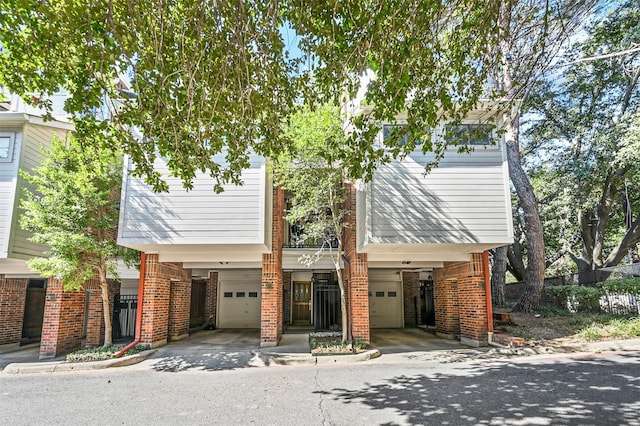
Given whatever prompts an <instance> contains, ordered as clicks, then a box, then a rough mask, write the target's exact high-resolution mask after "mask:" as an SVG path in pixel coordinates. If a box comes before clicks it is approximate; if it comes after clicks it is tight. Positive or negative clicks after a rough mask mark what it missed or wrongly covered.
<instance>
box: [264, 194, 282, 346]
mask: <svg viewBox="0 0 640 426" xmlns="http://www.w3.org/2000/svg"><path fill="white" fill-rule="evenodd" d="M283 216H284V191H282V190H281V189H278V188H274V190H273V219H272V230H273V231H272V232H273V233H272V242H271V253H265V254H263V255H262V301H261V314H260V346H263V347H268V346H275V345H277V344H278V341H280V337H282V330H283V320H282V318H283V316H282V311H283V309H282V279H283V271H282V244H283V239H284V229H283V226H284V221H283V220H282V218H283Z"/></svg>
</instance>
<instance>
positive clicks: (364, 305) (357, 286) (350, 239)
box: [343, 185, 371, 342]
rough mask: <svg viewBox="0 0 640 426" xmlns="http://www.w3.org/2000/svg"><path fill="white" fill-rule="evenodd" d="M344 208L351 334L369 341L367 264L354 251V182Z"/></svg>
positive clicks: (361, 254) (346, 276)
mask: <svg viewBox="0 0 640 426" xmlns="http://www.w3.org/2000/svg"><path fill="white" fill-rule="evenodd" d="M345 209H346V210H347V211H348V212H349V214H348V215H347V217H346V218H345V220H346V222H347V226H346V227H345V229H344V234H343V241H344V253H345V256H346V257H347V259H349V261H348V262H346V264H345V271H344V272H345V274H344V276H345V284H346V285H345V287H346V289H347V300H348V303H347V306H348V315H349V318H350V319H351V327H352V330H351V331H352V334H353V338H354V339H356V340H363V341H366V342H369V341H370V340H371V334H370V329H369V268H368V262H367V255H366V253H357V251H356V231H355V229H356V189H355V186H353V185H351V186H350V190H349V194H348V197H347V200H346V202H345Z"/></svg>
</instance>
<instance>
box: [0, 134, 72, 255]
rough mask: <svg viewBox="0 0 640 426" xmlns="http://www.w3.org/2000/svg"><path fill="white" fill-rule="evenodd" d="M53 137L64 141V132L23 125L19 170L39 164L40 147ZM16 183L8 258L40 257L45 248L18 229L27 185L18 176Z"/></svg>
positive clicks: (27, 233) (27, 169)
mask: <svg viewBox="0 0 640 426" xmlns="http://www.w3.org/2000/svg"><path fill="white" fill-rule="evenodd" d="M53 135H56V137H58V138H59V139H62V140H64V138H65V137H66V131H65V130H60V129H55V128H53V127H49V126H40V125H36V124H25V125H24V132H23V141H22V149H21V152H20V156H19V157H20V169H22V170H24V171H26V172H29V171H31V170H32V169H33V168H35V167H36V166H38V165H39V164H40V158H41V154H40V147H41V146H44V147H48V146H50V145H51V139H52V137H53ZM17 182H18V184H17V186H18V194H17V196H16V199H15V203H14V206H13V208H14V214H13V218H12V230H13V232H12V236H11V242H10V248H9V255H10V257H15V258H18V259H28V258H31V257H34V256H41V255H42V252H43V251H45V250H46V248H47V247H46V246H44V245H41V244H36V243H33V242H31V241H29V237H30V236H31V234H30V233H29V232H26V231H24V230H23V229H22V228H21V227H20V216H21V214H22V212H21V209H20V199H22V198H23V196H24V188H25V187H26V186H28V185H29V184H28V182H27V181H26V180H25V179H23V178H22V177H19V176H18V178H17Z"/></svg>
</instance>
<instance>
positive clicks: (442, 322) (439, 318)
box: [433, 266, 460, 339]
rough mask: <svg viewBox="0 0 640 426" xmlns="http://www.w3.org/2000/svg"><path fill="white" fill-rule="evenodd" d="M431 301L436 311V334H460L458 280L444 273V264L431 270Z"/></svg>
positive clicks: (450, 337)
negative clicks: (442, 266)
mask: <svg viewBox="0 0 640 426" xmlns="http://www.w3.org/2000/svg"><path fill="white" fill-rule="evenodd" d="M433 303H434V305H435V311H436V312H435V314H436V315H435V317H436V334H437V335H438V336H440V337H445V338H449V339H456V338H457V337H458V335H459V334H460V313H459V310H458V281H457V280H456V279H455V278H450V277H448V276H447V275H446V266H445V268H442V269H434V271H433Z"/></svg>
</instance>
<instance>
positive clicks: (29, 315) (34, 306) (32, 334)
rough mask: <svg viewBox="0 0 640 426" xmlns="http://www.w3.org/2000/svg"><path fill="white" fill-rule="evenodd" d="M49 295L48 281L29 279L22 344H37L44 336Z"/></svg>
mask: <svg viewBox="0 0 640 426" xmlns="http://www.w3.org/2000/svg"><path fill="white" fill-rule="evenodd" d="M46 293H47V281H46V280H43V279H38V278H31V279H29V283H28V285H27V295H26V299H25V304H24V317H23V321H22V342H23V343H26V342H32V341H33V342H35V341H38V340H40V336H41V335H42V321H43V319H44V302H45V298H46Z"/></svg>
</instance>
